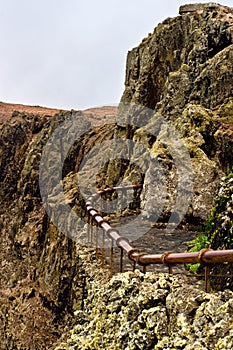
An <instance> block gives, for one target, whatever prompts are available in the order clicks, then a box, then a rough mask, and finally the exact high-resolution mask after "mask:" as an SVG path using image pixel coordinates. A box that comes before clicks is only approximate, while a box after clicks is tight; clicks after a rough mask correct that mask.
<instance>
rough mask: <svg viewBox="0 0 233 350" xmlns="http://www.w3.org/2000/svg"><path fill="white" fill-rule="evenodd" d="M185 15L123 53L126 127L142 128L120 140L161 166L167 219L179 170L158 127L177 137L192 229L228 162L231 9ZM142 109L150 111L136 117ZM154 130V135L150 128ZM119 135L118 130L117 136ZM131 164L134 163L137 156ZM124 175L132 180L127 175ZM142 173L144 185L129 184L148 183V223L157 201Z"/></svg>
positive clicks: (207, 8) (199, 7) (197, 7)
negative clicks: (189, 186)
mask: <svg viewBox="0 0 233 350" xmlns="http://www.w3.org/2000/svg"><path fill="white" fill-rule="evenodd" d="M184 9H186V10H187V9H191V11H184V10H183V11H182V13H181V16H178V17H175V18H169V19H167V20H165V21H164V22H163V23H160V24H159V25H158V26H157V27H156V28H155V29H154V31H153V33H151V34H149V35H148V37H147V38H145V39H144V40H143V41H142V42H141V44H140V45H139V46H138V47H136V48H134V49H132V50H131V51H130V52H129V53H128V57H127V66H126V79H125V91H124V93H123V96H122V100H121V101H122V103H124V104H130V105H131V107H130V108H129V115H130V119H129V118H128V120H126V121H125V122H126V123H128V124H130V123H131V124H132V125H134V126H135V125H140V126H141V128H140V127H139V128H138V127H130V126H128V127H127V128H126V130H125V137H127V138H131V139H132V140H133V141H135V142H141V143H142V144H143V145H145V147H147V148H148V149H150V150H151V151H152V153H153V154H155V155H156V161H159V163H160V164H162V170H163V172H164V174H165V177H166V178H167V179H168V181H167V198H166V200H165V208H164V212H163V217H168V218H169V216H170V215H171V211H172V207H173V205H174V202H175V200H176V196H177V193H176V190H177V167H176V164H175V159H174V155H172V153H171V152H170V150H169V142H171V138H172V137H173V138H175V137H174V135H171V133H170V134H169V132H167V131H166V130H165V129H164V127H163V126H162V127H161V125H162V122H161V120H162V121H166V122H167V123H168V124H169V125H172V126H173V127H174V128H175V130H176V131H178V133H179V138H180V139H181V140H182V141H183V142H184V144H185V146H186V147H187V150H188V152H189V155H190V157H191V165H192V169H191V168H190V169H191V170H192V172H193V179H194V187H193V193H192V202H191V204H190V206H189V209H188V216H189V220H190V219H191V218H193V221H194V222H196V223H198V222H200V221H202V222H203V221H204V220H205V219H206V218H207V217H208V215H209V212H210V210H211V207H212V198H213V196H214V194H215V192H216V190H217V187H218V184H219V182H220V179H221V177H222V176H223V175H224V172H225V171H226V169H227V166H228V165H231V164H232V154H233V152H232V124H233V116H232V110H233V108H232V106H233V90H232V81H233V69H232V67H233V14H232V8H231V9H230V8H228V7H224V6H221V5H217V4H213V3H210V4H191V5H187V6H185V7H184ZM135 105H136V106H139V107H135ZM142 106H144V107H146V108H149V109H151V112H150V113H149V112H147V113H145V112H144V113H142V112H141V110H142ZM150 125H151V127H150ZM154 125H156V127H157V130H153V126H154ZM159 126H160V127H159ZM145 129H146V130H148V132H147V133H146V132H145ZM150 130H153V135H150V133H149V131H150ZM122 134H123V131H122V128H119V130H117V131H116V133H115V137H116V138H117V137H119V136H120V135H121V136H122ZM132 159H133V160H134V159H136V160H137V159H138V156H137V154H133V155H132ZM146 162H147V159H146V157H145V159H144V164H146ZM156 164H157V163H156V162H155V164H152V163H151V164H150V167H148V169H149V168H157V169H158V166H156ZM112 169H113V168H112ZM131 169H132V166H131ZM183 169H184V168H183ZM110 170H111V167H110ZM110 170H109V172H111V171H110ZM112 172H113V171H112ZM112 172H111V173H112ZM126 173H127V178H128V179H131V178H130V170H129V169H128V170H126ZM185 173H186V174H187V178H184V179H183V182H184V183H185V182H187V181H188V173H190V174H191V171H190V172H189V171H188V168H187V169H186V171H183V174H185ZM144 175H145V176H144V179H143V180H142V178H140V175H138V176H135V172H134V174H132V179H138V180H139V181H140V180H141V181H144V183H145V184H147V186H144V189H143V193H142V204H143V206H144V214H145V217H147V218H148V217H150V216H151V215H152V213H153V211H154V206H155V205H156V204H155V203H157V202H158V198H157V194H156V191H155V186H154V184H153V181H152V179H151V176H152V177H153V174H152V175H151V172H150V171H149V170H148V171H147V172H146V173H145V174H144ZM157 175H158V176H159V175H160V176H161V174H159V173H158V174H157ZM112 179H113V178H110V182H111V180H112ZM116 182H117V181H116ZM110 185H112V183H110ZM181 207H182V206H181ZM178 215H179V213H178Z"/></svg>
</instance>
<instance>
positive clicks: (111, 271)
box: [110, 239, 114, 277]
mask: <svg viewBox="0 0 233 350" xmlns="http://www.w3.org/2000/svg"><path fill="white" fill-rule="evenodd" d="M113 256H114V248H113V239H111V248H110V277H112V275H113Z"/></svg>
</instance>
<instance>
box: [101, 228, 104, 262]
mask: <svg viewBox="0 0 233 350" xmlns="http://www.w3.org/2000/svg"><path fill="white" fill-rule="evenodd" d="M104 245H105V232H104V230H102V249H101V267H102V268H104V267H105V247H104Z"/></svg>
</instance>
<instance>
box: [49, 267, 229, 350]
mask: <svg viewBox="0 0 233 350" xmlns="http://www.w3.org/2000/svg"><path fill="white" fill-rule="evenodd" d="M184 286H185V287H184ZM232 306H233V293H232V292H230V291H228V292H224V293H216V294H215V295H211V294H206V293H205V292H203V291H201V290H200V289H198V288H195V286H194V285H192V284H189V286H188V281H187V280H186V278H185V277H182V276H174V277H172V276H170V275H166V274H160V275H155V274H153V273H147V274H142V273H140V272H139V271H138V270H136V272H135V273H133V272H127V273H124V274H121V275H116V276H114V277H113V278H112V279H111V280H110V281H109V282H108V283H106V284H104V285H102V286H101V287H100V285H99V283H98V281H96V282H95V283H93V285H92V286H91V288H90V290H89V293H88V297H87V300H86V302H85V308H84V310H83V311H82V312H80V311H77V312H75V317H76V320H75V326H74V328H73V329H72V330H71V334H70V337H69V339H68V341H67V343H63V344H61V345H59V346H58V347H56V350H84V349H86V350H87V349H119V350H121V349H128V350H136V349H145V350H146V349H156V350H165V349H166V350H169V349H180V348H182V349H186V350H188V349H189V350H191V349H206V350H208V349H216V350H217V349H224V347H223V344H226V341H225V339H228V340H229V343H228V345H227V346H228V347H226V349H230V348H231V347H230V346H232V344H233V343H232V332H233V328H232V327H233V323H232V321H233V318H232V312H231V310H232Z"/></svg>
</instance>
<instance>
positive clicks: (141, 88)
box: [0, 4, 233, 350]
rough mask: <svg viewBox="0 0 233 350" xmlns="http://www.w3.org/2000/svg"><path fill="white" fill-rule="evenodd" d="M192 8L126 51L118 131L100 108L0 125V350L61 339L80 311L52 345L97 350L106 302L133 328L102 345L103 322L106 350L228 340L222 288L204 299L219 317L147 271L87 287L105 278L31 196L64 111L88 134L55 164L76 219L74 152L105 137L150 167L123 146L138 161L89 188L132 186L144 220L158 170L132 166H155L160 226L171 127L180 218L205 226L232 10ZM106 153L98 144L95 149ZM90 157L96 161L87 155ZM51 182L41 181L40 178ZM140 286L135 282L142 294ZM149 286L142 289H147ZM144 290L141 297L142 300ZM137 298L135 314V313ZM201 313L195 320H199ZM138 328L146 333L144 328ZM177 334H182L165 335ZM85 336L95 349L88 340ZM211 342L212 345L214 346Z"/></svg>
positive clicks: (171, 171)
mask: <svg viewBox="0 0 233 350" xmlns="http://www.w3.org/2000/svg"><path fill="white" fill-rule="evenodd" d="M195 6H196V7H193V6H192V5H191V7H185V8H183V9H181V15H180V16H178V17H176V18H172V19H167V20H165V21H164V22H163V23H161V24H159V25H158V27H157V28H155V30H154V32H153V33H152V34H150V35H149V36H148V38H146V39H144V40H143V41H142V43H141V44H140V45H139V46H138V47H137V48H135V49H133V50H132V51H130V52H129V54H128V60H127V69H126V82H125V84H126V88H125V92H124V94H123V97H122V102H123V105H124V104H126V105H127V108H128V110H127V113H128V114H130V119H127V120H126V121H124V122H122V123H118V125H117V124H116V123H115V120H114V118H112V114H113V113H112V111H110V112H109V111H108V110H106V112H104V115H101V116H99V115H98V113H97V111H95V112H93V114H91V112H90V111H88V112H87V113H86V114H83V113H82V112H75V111H71V112H61V113H59V114H57V115H55V116H54V117H49V116H48V115H47V116H46V115H44V116H41V115H29V114H27V113H25V112H23V113H19V112H15V113H13V115H12V117H11V118H10V119H8V120H6V121H5V122H4V123H3V125H2V126H1V137H0V179H1V188H0V198H1V212H0V231H1V236H0V244H1V256H0V262H1V288H0V300H1V310H0V320H1V322H0V342H1V346H2V348H3V349H18V350H20V349H21V350H26V349H30V350H34V349H46V348H47V349H48V348H52V347H53V345H54V344H55V342H56V341H57V339H58V338H59V337H60V336H61V334H62V333H64V327H65V325H67V326H68V325H70V323H72V317H71V315H72V312H73V310H74V309H76V310H81V309H84V313H83V314H82V316H80V317H81V321H80V322H83V324H84V325H85V327H86V323H87V322H89V321H90V324H89V328H88V327H87V332H86V333H85V330H84V328H82V326H81V325H78V326H77V328H76V330H78V331H80V332H82V334H81V335H80V338H77V335H76V334H75V332H76V331H75V330H74V331H73V333H74V335H73V336H72V340H70V341H69V344H70V345H64V346H63V347H62V348H67V347H68V348H69V346H72V347H71V348H77V349H79V348H80V349H81V348H85V345H82V346H80V347H79V345H78V343H77V341H80V342H84V343H85V336H87V338H88V340H87V344H88V345H87V346H89V345H90V344H91V345H90V346H96V348H98V347H97V346H99V342H100V341H101V339H100V335H99V333H100V332H102V328H101V327H102V326H101V323H102V324H103V325H105V324H107V322H108V315H109V311H108V301H109V299H108V298H110V299H111V298H112V299H111V300H113V304H111V303H110V304H111V305H110V304H109V305H110V306H109V307H111V308H112V309H111V310H110V311H111V312H110V314H112V317H113V318H114V317H115V318H114V320H115V319H117V317H118V313H119V312H121V316H122V322H125V321H126V318H127V317H129V319H127V322H128V323H127V322H126V325H127V327H129V326H130V325H131V324H132V322H131V320H133V322H134V321H135V328H134V333H132V336H130V338H128V339H129V341H131V343H130V344H128V343H127V342H125V340H124V339H126V338H127V337H126V335H125V334H126V333H127V331H126V333H124V330H122V329H120V328H119V329H120V330H119V329H118V326H119V327H120V325H119V323H116V326H115V328H114V329H111V332H112V331H116V332H118V333H117V334H119V339H118V340H119V341H118V340H116V339H112V338H111V334H110V330H109V329H108V328H107V326H106V328H105V329H106V330H107V329H108V333H106V334H107V337H106V339H105V338H104V342H103V344H104V346H105V348H108V346H109V344H111V345H112V344H114V346H116V348H119V349H120V348H121V346H124V347H125V346H129V348H130V349H131V348H132V349H133V348H134V347H133V346H134V345H133V343H135V344H138V345H137V346H138V348H143V345H142V339H144V340H145V341H143V344H145V342H146V344H147V342H149V343H148V344H150V346H152V345H153V346H155V345H156V344H157V345H158V346H160V347H157V348H158V349H160V348H161V349H162V348H163V349H166V347H167V348H169V346H170V345H169V344H173V346H174V348H177V349H178V348H179V347H183V348H186V349H187V350H188V349H192V346H191V345H190V344H189V342H191V343H193V342H196V343H195V344H196V345H195V346H196V347H195V349H196V348H198V346H199V348H200V349H204V347H203V346H204V345H206V344H209V346H210V348H213V349H214V346H215V345H214V344H215V343H216V344H217V345H216V347H215V348H216V349H224V346H227V345H226V344H227V343H228V344H230V341H231V338H230V336H231V332H232V330H231V328H230V326H229V325H231V324H232V322H231V316H230V313H229V310H230V308H231V302H232V294H231V293H230V292H229V293H225V294H219V295H217V296H216V298H215V297H213V300H214V303H215V301H216V305H218V306H219V308H220V309H221V312H222V313H224V318H223V321H221V320H220V315H219V313H218V310H216V308H215V307H214V306H213V302H212V297H211V296H207V295H205V294H202V293H200V295H199V291H196V290H194V289H192V290H191V289H187V290H188V291H189V292H190V293H189V297H188V296H187V294H186V292H185V290H186V289H185V288H186V287H187V285H186V284H185V286H186V287H183V288H184V293H183V294H182V293H181V291H182V288H181V286H180V285H179V283H178V282H177V279H174V280H172V278H170V277H165V279H164V278H163V277H161V278H160V277H159V278H157V277H155V276H151V277H150V276H147V277H145V279H144V277H142V276H141V275H140V276H137V277H135V278H136V281H135V285H134V286H131V282H130V279H131V277H132V276H131V275H130V274H129V275H127V276H126V277H124V276H122V280H121V277H119V280H118V279H117V278H116V279H114V280H113V281H112V282H110V284H108V285H103V288H102V289H101V288H100V291H99V293H97V294H96V295H95V291H93V288H99V287H98V285H99V284H100V281H104V280H106V278H108V275H107V274H106V273H105V272H101V270H100V269H98V274H97V277H95V273H96V270H95V269H94V268H93V269H90V267H89V266H90V265H89V264H88V263H87V264H85V260H86V261H87V262H90V261H93V259H94V257H93V255H91V254H89V253H87V252H86V251H85V250H84V248H83V247H80V246H79V245H77V244H76V243H75V242H74V240H71V239H69V238H68V237H67V236H65V235H64V234H63V233H61V232H59V231H58V230H57V229H56V227H55V226H54V225H53V224H52V222H51V221H50V220H49V218H48V216H47V214H46V212H45V210H44V207H43V205H42V201H41V196H40V189H39V165H40V160H41V154H42V151H43V148H44V145H45V144H46V142H47V140H48V138H49V137H50V135H51V134H52V133H53V131H54V130H55V129H56V128H57V126H61V125H62V123H63V121H65V120H67V119H68V118H70V117H71V116H72V117H74V118H76V121H77V122H78V123H79V125H80V127H82V126H83V127H84V128H86V129H89V128H90V130H89V131H88V132H86V133H85V135H83V137H82V138H81V139H80V140H79V142H76V143H75V144H74V145H73V146H72V148H71V149H70V152H69V154H68V157H67V159H66V161H65V162H64V167H63V187H64V192H65V193H66V198H67V201H68V203H69V206H70V207H71V208H73V209H74V210H76V212H77V213H78V214H79V215H80V214H81V213H82V204H83V198H82V196H81V195H80V191H79V189H78V187H77V183H76V172H77V169H78V167H79V165H80V163H81V161H82V159H83V158H84V157H85V155H87V154H88V153H89V152H90V150H91V149H92V148H93V147H94V146H96V145H98V144H101V143H103V142H104V141H105V140H112V139H114V138H115V139H119V138H121V139H123V140H125V139H130V140H131V141H133V142H134V143H135V144H136V143H141V144H142V145H143V147H145V148H146V149H149V151H150V152H151V153H152V154H153V155H154V156H155V158H156V162H157V163H156V162H155V163H153V162H154V161H153V160H152V161H151V163H150V164H149V165H148V167H145V168H143V166H144V163H146V161H147V158H146V156H145V155H144V153H141V154H140V152H141V150H140V149H139V150H138V149H135V148H134V147H132V150H131V149H130V147H131V144H126V145H125V146H124V147H125V148H128V150H126V153H127V152H128V153H130V154H131V157H132V160H136V161H138V165H137V162H136V165H137V166H135V164H130V160H131V159H126V160H125V159H124V161H123V160H122V159H120V160H118V161H117V162H114V161H113V162H112V161H110V162H106V164H104V165H103V166H102V168H101V169H100V171H99V173H98V174H97V185H98V186H99V187H101V186H106V185H107V186H111V185H114V184H116V183H117V182H118V181H119V180H123V181H124V180H125V181H131V182H133V183H138V182H141V183H143V184H144V187H143V192H142V195H141V199H142V204H143V214H144V216H145V217H150V214H151V213H152V212H153V205H154V203H155V202H156V200H157V199H158V198H156V186H155V184H154V179H155V175H158V176H159V175H160V174H159V173H157V174H156V171H155V173H153V171H152V172H151V171H144V173H143V171H141V172H140V166H141V165H142V168H141V169H146V170H150V169H152V170H153V169H155V170H156V169H157V168H156V164H157V165H158V164H160V165H161V167H162V169H163V173H164V176H165V178H167V179H168V180H167V185H166V187H167V192H166V198H165V199H164V201H165V209H164V212H163V214H162V216H161V220H162V221H163V220H164V221H165V220H167V219H168V218H169V216H170V215H171V211H172V206H173V205H174V202H175V200H176V197H177V193H176V185H177V176H178V175H179V174H178V172H177V167H176V166H177V164H175V162H174V159H173V158H174V157H173V156H174V154H176V153H173V154H171V152H170V151H171V149H172V150H173V151H174V152H176V151H177V150H176V148H174V144H172V147H173V148H169V130H170V129H168V128H167V125H168V124H167V123H169V125H172V127H173V130H177V131H178V132H179V139H181V140H182V143H183V144H184V145H185V148H186V149H187V151H188V154H189V155H190V162H191V165H192V169H193V177H194V189H193V191H192V194H193V196H192V200H191V202H190V203H189V207H188V211H187V215H186V217H185V220H184V222H183V223H184V224H188V223H190V222H192V224H195V225H197V224H198V223H199V222H203V221H204V220H205V219H206V217H207V216H208V214H209V211H210V208H211V206H212V200H213V196H214V193H215V192H216V189H217V187H218V185H219V182H220V178H221V177H222V175H223V173H224V172H225V170H226V169H227V167H228V165H231V164H232V122H233V112H232V111H233V91H232V80H233V79H232V78H233V27H232V25H233V14H232V9H229V8H226V7H224V6H220V5H215V4H211V5H198V6H197V5H195ZM138 106H139V107H138ZM142 106H143V107H146V108H148V110H147V112H148V113H146V114H145V113H141V107H142ZM123 112H124V110H123ZM121 113H122V110H120V111H119V113H118V117H117V119H118V120H120V121H122V118H121V117H122V114H121ZM4 119H6V118H4ZM93 121H94V124H93V125H92V126H91V123H92V122H93ZM145 126H146V129H145ZM150 126H152V127H153V128H154V129H153V130H154V132H153V133H150V130H151V129H150ZM152 134H153V135H152ZM171 136H172V137H173V138H174V134H173V135H171ZM119 146H120V147H119ZM104 147H105V144H104ZM108 147H109V146H108V145H106V147H105V148H106V149H107V148H108ZM118 147H119V148H120V149H119V154H118V155H121V151H122V149H124V147H121V144H118ZM117 151H118V149H117ZM129 151H130V152H129ZM178 151H179V150H178ZM115 152H116V151H115ZM169 152H170V153H169ZM96 153H98V152H97V151H96ZM128 153H127V154H128ZM178 153H179V152H178ZM178 153H177V154H178ZM110 154H111V147H110ZM92 160H93V162H94V163H98V161H97V160H98V159H97V158H95V157H94V158H92ZM143 162H144V163H143ZM92 165H93V164H92ZM51 166H53V165H52V163H51ZM182 166H183V167H184V168H185V166H187V164H185V162H184V164H182ZM158 169H160V168H158ZM50 180H51V179H49V178H48V182H49V181H50ZM88 180H89V178H88V177H87V181H88ZM188 180H189V179H188V177H184V178H183V182H184V183H186V182H188ZM55 199H56V197H55V196H54V200H55ZM178 214H179V213H178ZM61 215H62V213H61ZM64 219H65V218H64ZM125 278H126V279H125ZM124 279H125V280H124ZM139 280H140V281H141V282H143V283H144V284H142V286H141V287H140V286H139ZM122 281H125V282H122ZM111 283H112V284H111ZM122 283H126V285H127V286H129V288H128V287H127V288H128V289H127V288H126V289H127V300H128V299H130V298H131V294H129V292H130V291H134V292H135V293H134V294H133V295H132V298H133V299H132V300H131V299H130V305H131V304H132V305H133V306H132V307H131V306H130V309H127V308H126V305H124V306H122V305H121V303H123V300H120V299H119V298H118V296H122V295H125V291H124V290H121V288H118V287H119V286H120V285H121V284H122ZM148 284H150V286H149V287H148V288H149V290H150V291H153V293H152V292H150V291H147V286H148ZM135 286H136V287H135ZM131 287H132V288H131ZM134 288H136V289H134ZM108 290H109V292H108ZM114 290H115V292H114ZM155 290H156V292H155ZM147 292H148V293H147ZM111 293H112V294H113V295H111ZM114 293H115V294H116V295H115V294H114ZM122 293H123V294H122ZM150 293H151V294H150ZM180 293H181V294H180ZM145 294H146V295H147V294H148V296H149V297H148V299H145V300H144V299H143V298H144V296H145ZM152 294H153V295H155V296H156V298H157V299H156V300H154V299H153V297H152ZM87 295H88V298H87ZM114 295H115V296H114ZM180 295H182V298H184V300H186V298H188V304H187V305H188V306H187V310H186V311H187V312H186V311H184V312H183V311H181V312H180V311H179V310H172V309H173V305H174V304H176V303H178V302H179V300H180ZM86 298H87V299H86ZM102 298H106V304H104V303H105V301H104V302H103V304H100V305H102V306H103V310H104V313H103V314H102V315H101V311H102V310H101V308H97V309H95V308H93V305H92V301H93V300H94V301H93V302H98V303H99V301H100V300H101V299H102ZM114 298H115V299H114ZM92 299H93V300H92ZM85 300H86V301H85ZM104 300H105V299H104ZM140 300H141V304H140ZM182 300H183V299H182ZM138 303H139V304H140V305H141V309H140V310H138V309H137V307H135V305H137V304H138ZM183 304H185V303H183ZM118 306H119V309H117V308H118ZM144 306H145V307H144ZM89 307H91V309H92V311H91V314H90V313H89V311H88V308H89ZM114 308H115V309H114ZM124 308H125V309H124ZM184 308H185V307H184ZM114 310H115V311H114ZM124 310H125V311H124ZM182 310H183V309H182ZM105 311H106V312H105ZM196 313H197V314H198V317H197V316H196ZM201 313H204V315H205V316H203V315H202V316H201ZM128 314H129V315H131V316H127V315H128ZM77 315H79V314H78V313H77ZM80 315H81V313H80ZM161 315H163V317H164V319H165V321H166V327H165V326H164V324H163V322H162V321H161V322H160V323H158V324H157V321H156V325H155V320H158V319H160V317H161ZM195 317H196V318H195ZM193 318H194V319H193ZM199 318H200V320H199ZM174 319H179V324H177V325H176V324H175V322H174ZM210 319H211V322H212V321H213V322H216V327H215V328H216V329H215V328H214V332H213V330H212V328H211V327H212V326H211V324H212V323H208V322H209V320H210ZM87 320H88V321H87ZM99 320H101V322H99ZM183 321H184V322H183ZM207 321H208V322H207ZM226 324H227V325H228V326H227V327H225V325H226ZM187 325H188V329H189V327H191V328H190V329H191V330H190V332H189V331H186V329H187ZM203 325H206V330H207V332H206V335H204V334H202V333H200V332H201V329H202V328H203ZM99 327H100V328H99ZM156 327H157V328H156ZM143 329H146V330H147V331H148V330H149V331H148V332H147V331H146V332H144V331H143ZM204 329H205V328H204ZM180 331H181V333H182V335H181V336H180V337H178V338H177V339H176V334H177V333H179V332H180ZM93 332H94V334H95V337H94V341H95V342H96V343H95V344H94V345H93V342H92V340H91V337H92V333H93ZM136 333H137V334H136ZM145 333H146V334H147V335H145ZM152 333H153V336H152ZM127 334H129V332H128V333H127ZM130 334H131V333H130ZM138 335H139V337H138ZM224 336H226V337H225V340H224ZM120 337H122V338H120ZM137 337H138V338H137ZM147 337H149V338H147ZM203 337H204V338H203ZM108 338H109V339H110V343H108V340H107V339H108ZM216 338H217V339H220V340H219V341H216V342H215V340H216ZM203 339H204V340H203ZM90 346H89V348H90ZM146 346H147V345H146ZM185 346H186V347H185ZM231 347H232V344H231ZM87 348H88V347H87ZM92 348H93V347H92ZM94 348H95V347H94ZM99 348H101V347H99ZM144 348H145V349H146V347H144ZM207 348H208V347H207Z"/></svg>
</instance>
